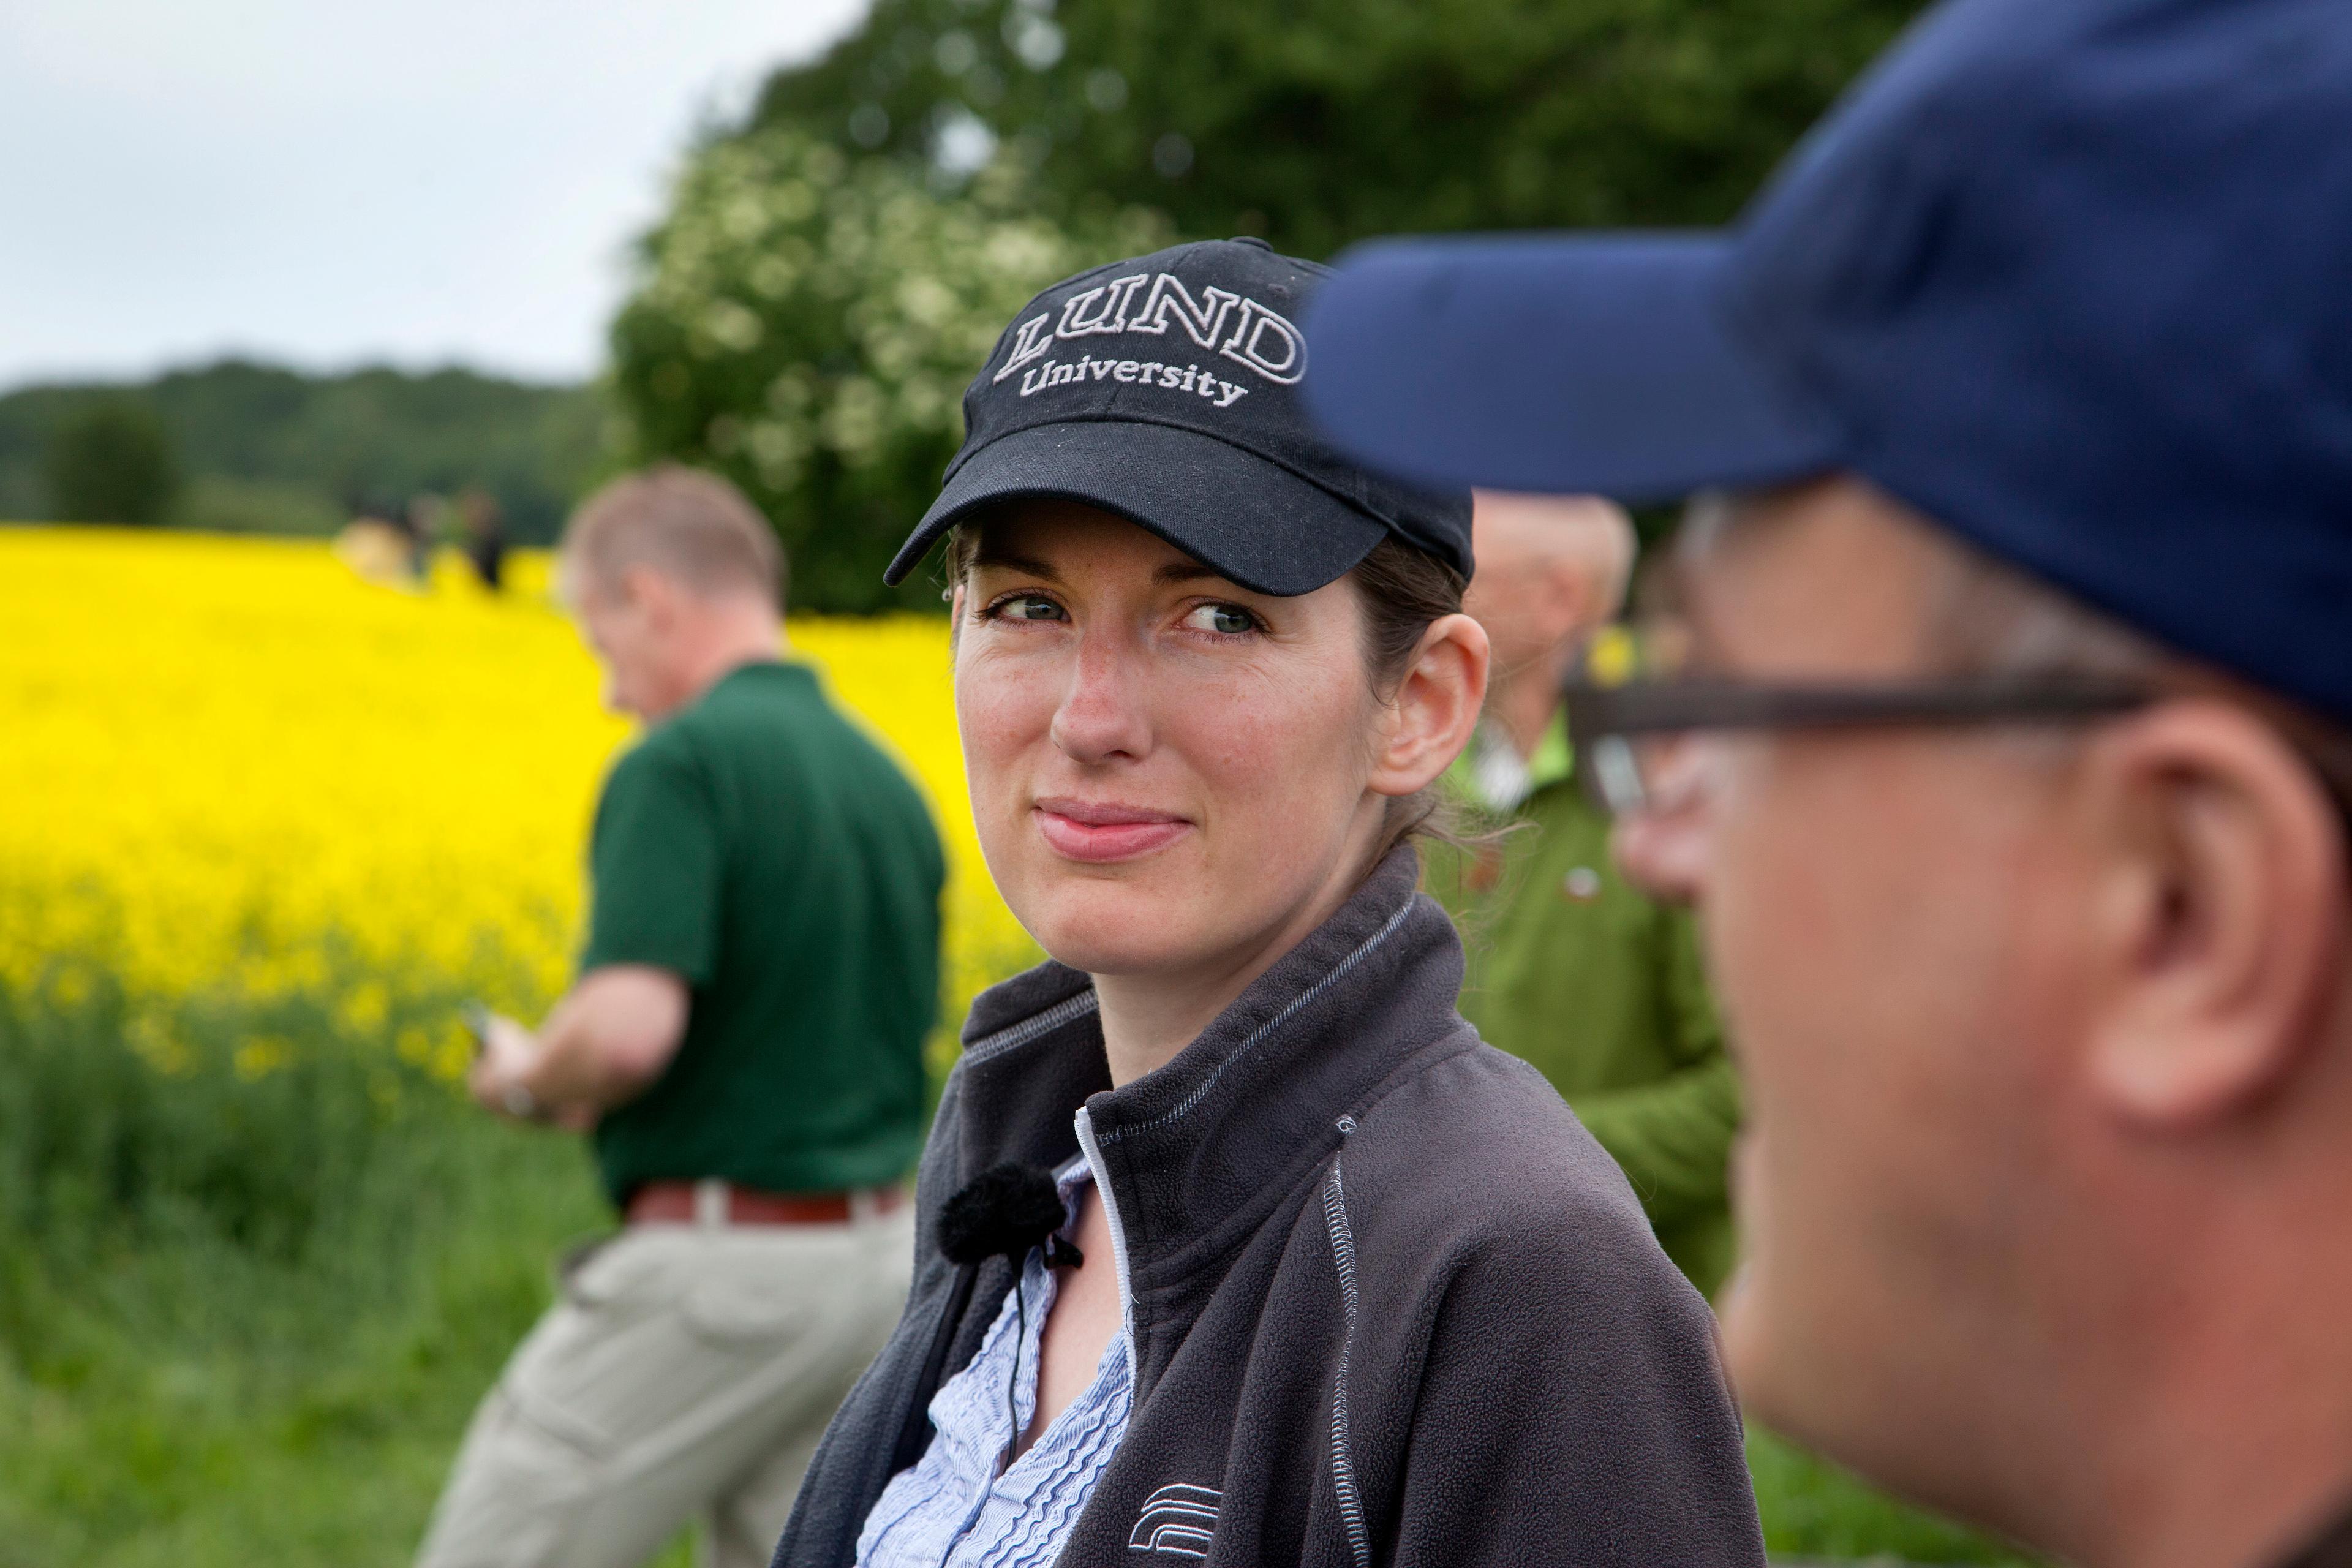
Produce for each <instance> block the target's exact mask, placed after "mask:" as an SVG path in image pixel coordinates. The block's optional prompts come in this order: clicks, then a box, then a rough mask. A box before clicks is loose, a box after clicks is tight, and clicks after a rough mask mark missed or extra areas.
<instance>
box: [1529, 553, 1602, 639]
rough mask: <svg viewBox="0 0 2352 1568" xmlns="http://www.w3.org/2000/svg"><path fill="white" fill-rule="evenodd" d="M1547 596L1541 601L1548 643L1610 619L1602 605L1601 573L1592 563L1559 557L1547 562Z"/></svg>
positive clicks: (1543, 596) (1571, 635)
mask: <svg viewBox="0 0 2352 1568" xmlns="http://www.w3.org/2000/svg"><path fill="white" fill-rule="evenodd" d="M1541 571H1542V573H1543V579H1544V580H1543V595H1542V597H1541V600H1540V601H1539V602H1540V604H1541V605H1542V609H1541V614H1542V616H1543V618H1544V624H1543V632H1544V642H1545V644H1546V645H1547V646H1549V645H1551V644H1556V643H1559V642H1562V641H1565V640H1566V639H1567V638H1569V637H1574V636H1576V635H1577V634H1578V633H1580V632H1589V631H1591V630H1592V629H1593V628H1594V627H1595V626H1599V625H1600V624H1601V622H1602V621H1604V620H1606V619H1608V616H1607V615H1606V614H1605V613H1603V612H1602V611H1601V609H1600V607H1599V605H1600V600H1601V584H1600V581H1599V574H1597V573H1596V572H1594V570H1593V569H1592V565H1591V563H1590V562H1586V561H1578V560H1573V559H1570V558H1569V557H1566V556H1555V557H1553V558H1552V559H1550V560H1549V561H1546V562H1544V563H1543V564H1542V567H1541Z"/></svg>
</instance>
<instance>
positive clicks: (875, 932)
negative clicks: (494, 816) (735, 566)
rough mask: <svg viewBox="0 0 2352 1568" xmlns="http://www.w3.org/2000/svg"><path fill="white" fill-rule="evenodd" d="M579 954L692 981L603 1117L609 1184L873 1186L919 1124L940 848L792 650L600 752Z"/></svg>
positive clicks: (627, 1190)
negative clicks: (668, 1033) (640, 1076)
mask: <svg viewBox="0 0 2352 1568" xmlns="http://www.w3.org/2000/svg"><path fill="white" fill-rule="evenodd" d="M589 862H590V872H591V875H592V877H593V889H594V896H593V902H592V908H591V912H590V916H589V930H588V942H587V946H586V949H585V950H584V951H583V952H582V954H581V958H580V967H581V970H582V972H583V973H585V972H586V971H588V970H592V969H596V968H600V967H602V966H604V965H606V964H614V963H645V964H651V965H653V966H655V967H656V968H660V969H667V970H669V971H672V972H673V973H677V974H678V975H679V976H681V977H683V978H684V979H685V981H686V982H687V984H688V986H690V987H691V988H692V1004H691V1006H690V1008H689V1010H688V1015H687V1025H686V1037H685V1039H684V1040H683V1041H682V1042H681V1043H680V1045H679V1046H678V1049H677V1056H676V1057H675V1058H673V1059H672V1060H671V1062H670V1064H669V1066H668V1068H667V1069H666V1070H664V1072H663V1073H662V1075H661V1076H660V1077H659V1078H658V1079H655V1080H654V1083H653V1086H652V1087H651V1088H649V1089H646V1091H645V1093H644V1094H642V1095H640V1096H639V1097H638V1098H636V1099H635V1100H631V1101H630V1102H628V1103H627V1104H626V1105H623V1106H621V1107H619V1108H617V1109H616V1110H612V1111H610V1112H608V1113H607V1114H606V1115H605V1116H604V1120H603V1121H600V1122H598V1123H597V1126H596V1157H597V1163H598V1164H599V1165H600V1166H601V1167H602V1168H603V1172H604V1186H605V1190H606V1191H607V1192H608V1193H609V1194H611V1195H612V1199H613V1201H614V1203H615V1204H616V1205H619V1204H625V1203H626V1202H627V1201H628V1197H629V1194H631V1193H632V1192H634V1191H635V1189H636V1188H637V1187H638V1186H640V1185H642V1184H645V1183H646V1182H651V1181H671V1180H675V1181H696V1180H699V1179H702V1178H704V1177H719V1178H722V1179H724V1180H727V1181H730V1182H735V1183H739V1184H741V1185H744V1186H747V1187H756V1188H760V1189H761V1190H763V1191H767V1192H775V1193H826V1192H839V1191H842V1190H844V1189H846V1188H853V1187H864V1186H872V1185H875V1184H878V1183H884V1182H889V1181H893V1180H895V1179H897V1178H898V1176H900V1175H901V1174H903V1173H905V1172H906V1171H907V1169H908V1167H909V1166H910V1165H912V1164H913V1163H914V1161H915V1156H916V1155H917V1153H918V1152H919V1151H920V1149H921V1145H922V1138H923V1121H924V1079H923V1037H924V1036H925V1035H926V1034H928V1033H929V1030H930V1027H931V1022H932V1019H933V1017H934V1016H935V1015H936V1014H937V1011H938V1007H939V992H940V985H939V947H940V886H941V884H942V883H943V882H944V880H945V879H946V866H945V861H944V859H943V858H942V856H941V854H940V841H939V836H938V834H937V833H936V832H935V831H934V830H933V828H932V826H931V818H930V813H929V810H928V808H926V806H925V805H924V804H923V800H922V797H921V795H919V794H918V793H917V792H916V789H915V786H914V785H913V784H911V783H910V782H908V778H907V776H906V775H905V774H904V773H901V772H900V771H899V769H898V766H897V765H896V764H895V763H892V762H891V761H890V759H889V758H888V757H887V756H885V755H884V754H883V753H882V752H881V750H880V748H879V747H877V746H876V745H875V744H874V742H872V741H870V740H868V739H867V738H866V736H865V735H864V734H863V733H861V732H860V731H858V730H857V729H856V727H855V726H853V725H852V724H851V723H850V722H849V721H847V720H846V719H845V718H844V717H843V716H842V714H841V713H840V711H839V710H836V709H835V707H834V705H833V704H832V702H831V701H829V700H827V699H826V697H825V695H824V690H823V689H821V688H820V687H819V685H818V683H817V679H816V676H815V675H814V673H813V672H812V671H811V670H809V669H808V668H805V667H803V666H801V665H796V664H782V663H774V662H762V663H756V664H749V665H745V666H743V667H742V668H739V669H736V670H734V671H733V672H731V673H730V674H729V675H728V676H726V677H725V678H724V679H721V680H720V681H719V683H718V684H717V685H716V686H713V687H712V688H711V689H709V691H707V692H705V693H704V694H703V695H702V697H701V698H700V699H698V700H697V701H695V702H694V703H693V704H692V705H691V706H689V707H688V708H686V709H684V710H681V711H679V712H678V713H676V714H674V715H672V716H671V717H670V718H669V719H667V720H666V721H663V722H662V723H660V724H657V725H656V726H654V727H653V728H652V729H650V730H648V731H646V734H645V736H644V738H643V739H641V740H640V741H639V742H637V743H636V745H635V746H634V747H632V748H631V749H630V750H629V752H627V753H626V754H625V755H624V756H623V757H622V758H621V760H620V761H619V762H618V763H615V764H614V768H613V772H612V775H611V777H609V778H608V779H607V780H606V781H605V784H604V795H603V797H602V799H600V800H599V801H598V803H597V806H596V826H595V831H594V835H593V839H592V843H591V847H590V852H589Z"/></svg>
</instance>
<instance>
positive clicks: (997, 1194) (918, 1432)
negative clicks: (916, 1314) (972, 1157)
mask: <svg viewBox="0 0 2352 1568" xmlns="http://www.w3.org/2000/svg"><path fill="white" fill-rule="evenodd" d="M1067 1218H1068V1213H1067V1211H1066V1210H1065V1209H1064V1208H1063V1206H1062V1192H1061V1188H1060V1187H1059V1186H1057V1185H1055V1181H1054V1173H1052V1172H1051V1171H1047V1170H1045V1169H1043V1168H1041V1167H1039V1166H1036V1165H1024V1164H1020V1163H1015V1162H1013V1161H1010V1160H1008V1161H1006V1162H1005V1163H1003V1164H1001V1165H991V1166H990V1167H989V1168H988V1169H987V1170H985V1171H982V1173H980V1174H979V1175H977V1176H974V1177H973V1178H972V1179H971V1181H969V1182H967V1183H965V1184H964V1185H963V1187H962V1188H961V1190H960V1191H958V1192H957V1193H956V1194H955V1195H953V1196H952V1197H950V1198H949V1199H948V1201H947V1202H946V1203H944V1204H942V1205H940V1220H939V1227H938V1235H937V1239H938V1242H939V1247H940V1254H941V1255H942V1256H943V1257H945V1258H947V1260H948V1261H949V1262H950V1263H952V1264H954V1265H955V1266H956V1281H955V1286H954V1289H952V1290H951V1291H950V1294H949V1296H948V1309H947V1311H946V1312H945V1314H943V1315H942V1316H941V1317H940V1327H939V1331H938V1332H937V1333H935V1334H933V1335H932V1336H931V1351H930V1354H929V1356H927V1357H926V1358H925V1359H924V1362H923V1377H922V1382H921V1383H919V1384H917V1386H916V1390H915V1398H914V1401H913V1403H912V1404H911V1405H909V1406H908V1410H907V1418H906V1420H905V1421H904V1422H903V1423H902V1424H901V1425H900V1426H899V1428H898V1447H896V1448H894V1449H893V1450H892V1451H891V1458H890V1473H891V1474H892V1475H894V1476H895V1475H897V1474H898V1472H899V1471H900V1470H903V1469H905V1468H907V1467H908V1466H909V1465H912V1464H914V1463H915V1462H916V1461H917V1460H919V1459H920V1458H922V1457H923V1449H924V1448H925V1447H927V1446H928V1444H927V1438H928V1428H929V1426H930V1415H931V1413H930V1405H931V1396H932V1395H933V1394H937V1393H938V1392H939V1388H940V1376H941V1374H942V1373H944V1372H945V1371H946V1370H947V1363H948V1351H949V1348H950V1346H951V1345H952V1344H953V1343H954V1342H955V1334H956V1329H957V1328H958V1326H960V1325H961V1323H962V1322H963V1315H964V1313H965V1312H966V1311H967V1310H970V1309H971V1292H972V1287H973V1286H974V1284H975V1283H976V1282H977V1281H978V1280H979V1279H980V1266H981V1265H982V1264H983V1263H985V1262H987V1261H988V1260H989V1259H990V1258H1009V1259H1010V1260H1011V1261H1012V1264H1013V1302H1014V1308H1013V1310H1014V1312H1015V1315H1016V1316H1017V1318H1018V1320H1019V1321H1018V1323H1017V1325H1016V1326H1017V1330H1018V1332H1019V1334H1020V1336H1021V1338H1020V1339H1019V1340H1016V1341H1015V1342H1014V1344H1013V1379H1012V1382H1011V1384H1008V1385H1007V1387H1006V1388H1005V1391H1004V1402H1005V1406H1006V1408H1007V1409H1008V1410H1009V1411H1010V1412H1011V1414H1012V1417H1013V1442H1014V1443H1016V1444H1017V1443H1019V1442H1020V1440H1021V1410H1020V1405H1019V1402H1018V1401H1017V1399H1016V1398H1015V1394H1016V1392H1017V1389H1018V1385H1019V1383H1020V1378H1021V1355H1020V1346H1021V1344H1022V1343H1023V1342H1025V1341H1026V1340H1027V1339H1028V1337H1029V1304H1028V1301H1027V1300H1025V1299H1024V1295H1023V1292H1022V1289H1021V1265H1022V1262H1023V1260H1024V1259H1025V1258H1027V1257H1028V1256H1029V1249H1030V1248H1031V1247H1044V1248H1045V1267H1046V1268H1078V1267H1079V1266H1080V1265H1082V1264H1084V1263H1085V1262H1086V1257H1085V1255H1084V1254H1083V1253H1081V1252H1080V1251H1079V1250H1078V1249H1077V1247H1076V1246H1074V1245H1073V1244H1072V1243H1070V1242H1068V1241H1066V1240H1065V1239H1063V1237H1061V1235H1060V1234H1059V1232H1060V1231H1061V1228H1062V1226H1063V1223H1064V1222H1065V1221H1066V1219H1067Z"/></svg>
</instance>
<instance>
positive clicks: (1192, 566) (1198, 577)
mask: <svg viewBox="0 0 2352 1568" xmlns="http://www.w3.org/2000/svg"><path fill="white" fill-rule="evenodd" d="M1204 579H1206V580H1213V581H1216V582H1219V583H1222V582H1223V581H1225V576H1224V574H1223V573H1222V572H1219V571H1218V570H1217V569H1216V568H1215V567H1213V566H1209V565H1205V564H1203V563H1201V562H1198V561H1171V562H1169V563H1167V564H1166V565H1164V566H1156V567H1154V568H1152V572H1151V580H1152V581H1153V582H1155V583H1158V584H1160V585H1162V586H1163V587H1164V586H1169V585H1171V584H1178V583H1198V582H1202V581H1203V580H1204Z"/></svg>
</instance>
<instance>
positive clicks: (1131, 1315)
mask: <svg viewBox="0 0 2352 1568" xmlns="http://www.w3.org/2000/svg"><path fill="white" fill-rule="evenodd" d="M1077 1130H1078V1147H1079V1149H1081V1150H1082V1151H1084V1152H1085V1153H1086V1156H1087V1169H1088V1170H1089V1171H1091V1172H1093V1173H1094V1178H1095V1192H1096V1194H1097V1195H1098V1196H1100V1197H1101V1199H1102V1206H1103V1220H1104V1223H1106V1224H1107V1225H1108V1226H1110V1257H1111V1262H1112V1264H1113V1266H1114V1267H1115V1268H1116V1271H1117V1273H1118V1322H1119V1332H1120V1333H1121V1334H1123V1335H1125V1336H1126V1338H1127V1377H1128V1383H1129V1386H1130V1387H1132V1386H1133V1384H1134V1382H1135V1378H1136V1374H1137V1373H1139V1371H1140V1370H1141V1366H1140V1363H1138V1362H1137V1361H1136V1359H1135V1292H1134V1290H1133V1289H1131V1287H1130V1286H1129V1280H1128V1272H1127V1226H1124V1225H1122V1224H1121V1223H1120V1222H1119V1215H1118V1194H1116V1193H1114V1192H1113V1191H1112V1190H1111V1185H1110V1168H1109V1167H1108V1165H1106V1164H1104V1163H1103V1157H1102V1145H1101V1144H1100V1143H1098V1142H1096V1141H1095V1123H1094V1118H1093V1117H1092V1116H1091V1115H1089V1114H1088V1113H1087V1108H1086V1107H1085V1106H1083V1105H1082V1106H1080V1107H1078V1114H1077Z"/></svg>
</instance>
